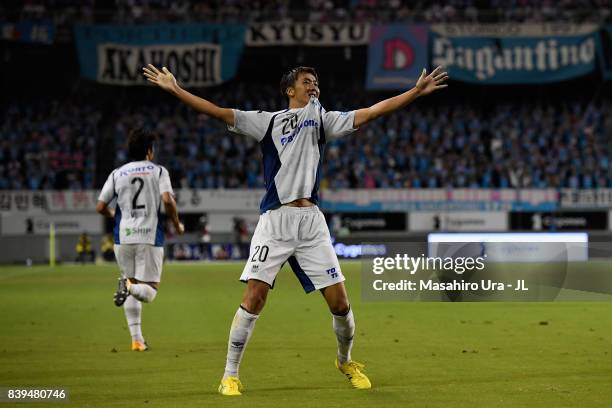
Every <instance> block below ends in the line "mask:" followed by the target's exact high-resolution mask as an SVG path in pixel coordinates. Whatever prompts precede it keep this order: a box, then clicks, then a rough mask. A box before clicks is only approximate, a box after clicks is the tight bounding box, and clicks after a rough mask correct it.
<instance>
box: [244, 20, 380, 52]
mask: <svg viewBox="0 0 612 408" xmlns="http://www.w3.org/2000/svg"><path fill="white" fill-rule="evenodd" d="M369 38H370V25H369V24H368V23H355V22H339V23H300V22H292V23H286V22H278V23H261V24H251V25H250V26H249V28H248V29H247V30H246V33H245V43H246V45H247V46H249V47H270V46H294V45H305V46H311V47H329V46H347V45H366V44H367V43H368V40H369Z"/></svg>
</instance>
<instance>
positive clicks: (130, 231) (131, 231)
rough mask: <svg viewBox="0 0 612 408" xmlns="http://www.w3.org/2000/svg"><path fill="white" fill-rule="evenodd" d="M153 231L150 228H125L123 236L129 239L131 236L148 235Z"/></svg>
mask: <svg viewBox="0 0 612 408" xmlns="http://www.w3.org/2000/svg"><path fill="white" fill-rule="evenodd" d="M151 231H153V230H152V229H151V228H147V227H139V228H126V229H125V236H126V237H129V236H132V235H149V234H150V233H151Z"/></svg>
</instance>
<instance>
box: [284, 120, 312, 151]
mask: <svg viewBox="0 0 612 408" xmlns="http://www.w3.org/2000/svg"><path fill="white" fill-rule="evenodd" d="M307 127H314V128H318V127H319V122H317V121H316V120H314V119H306V120H305V121H304V122H302V123H300V124H299V125H298V126H297V127H296V128H295V129H294V130H293V132H291V134H290V135H289V136H287V137H282V138H281V146H284V145H286V144H288V143H291V142H293V141H294V140H295V139H296V138H297V136H298V134H299V133H300V130H302V128H307Z"/></svg>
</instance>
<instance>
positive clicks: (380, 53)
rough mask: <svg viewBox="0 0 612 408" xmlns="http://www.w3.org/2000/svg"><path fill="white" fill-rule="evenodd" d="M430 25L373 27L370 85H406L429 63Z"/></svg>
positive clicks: (413, 81)
mask: <svg viewBox="0 0 612 408" xmlns="http://www.w3.org/2000/svg"><path fill="white" fill-rule="evenodd" d="M428 38H429V27H428V26H427V25H425V24H381V25H374V26H372V28H371V30H370V42H369V47H368V70H367V75H366V88H367V89H407V88H408V87H410V86H413V85H414V84H415V83H416V81H417V79H419V75H420V74H421V71H422V70H423V68H425V67H427V66H428V65H429V64H428V61H429V55H428V47H427V44H428Z"/></svg>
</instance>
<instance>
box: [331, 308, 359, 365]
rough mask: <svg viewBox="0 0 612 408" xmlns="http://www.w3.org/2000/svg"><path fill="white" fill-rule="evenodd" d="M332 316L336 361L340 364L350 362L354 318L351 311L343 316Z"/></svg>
mask: <svg viewBox="0 0 612 408" xmlns="http://www.w3.org/2000/svg"><path fill="white" fill-rule="evenodd" d="M332 316H333V318H334V319H333V325H334V333H336V340H337V341H338V361H339V362H340V364H344V363H346V362H349V361H351V348H353V336H354V335H355V318H354V317H353V309H349V311H348V313H347V314H346V315H344V316H337V315H335V314H332Z"/></svg>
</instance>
